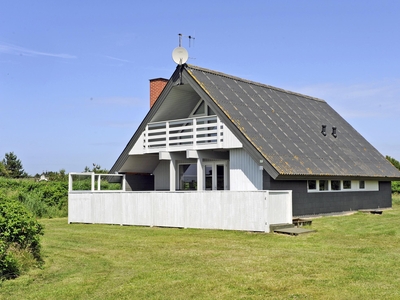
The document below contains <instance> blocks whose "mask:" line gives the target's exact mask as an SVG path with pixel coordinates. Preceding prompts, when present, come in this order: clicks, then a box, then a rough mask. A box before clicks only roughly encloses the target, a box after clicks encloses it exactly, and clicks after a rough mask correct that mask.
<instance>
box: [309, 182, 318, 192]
mask: <svg viewBox="0 0 400 300" xmlns="http://www.w3.org/2000/svg"><path fill="white" fill-rule="evenodd" d="M308 189H309V190H316V189H317V181H316V180H309V181H308Z"/></svg>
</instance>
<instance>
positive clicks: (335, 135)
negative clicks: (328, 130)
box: [332, 126, 337, 139]
mask: <svg viewBox="0 0 400 300" xmlns="http://www.w3.org/2000/svg"><path fill="white" fill-rule="evenodd" d="M332 135H333V137H334V138H335V139H336V138H337V133H336V127H335V126H332Z"/></svg>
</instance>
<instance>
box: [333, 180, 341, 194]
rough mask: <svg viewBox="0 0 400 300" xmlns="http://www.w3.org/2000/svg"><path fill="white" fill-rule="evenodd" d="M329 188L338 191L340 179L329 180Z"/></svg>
mask: <svg viewBox="0 0 400 300" xmlns="http://www.w3.org/2000/svg"><path fill="white" fill-rule="evenodd" d="M331 190H332V191H340V180H332V181H331Z"/></svg>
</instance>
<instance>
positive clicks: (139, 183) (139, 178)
mask: <svg viewBox="0 0 400 300" xmlns="http://www.w3.org/2000/svg"><path fill="white" fill-rule="evenodd" d="M125 180H126V190H127V191H153V190H154V176H152V175H147V174H126V175H125Z"/></svg>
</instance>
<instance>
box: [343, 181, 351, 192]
mask: <svg viewBox="0 0 400 300" xmlns="http://www.w3.org/2000/svg"><path fill="white" fill-rule="evenodd" d="M343 189H344V190H351V180H343Z"/></svg>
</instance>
